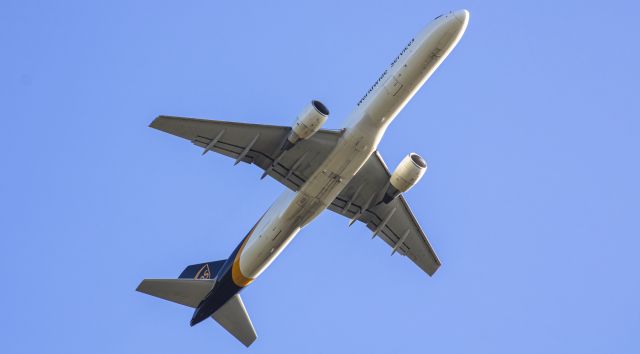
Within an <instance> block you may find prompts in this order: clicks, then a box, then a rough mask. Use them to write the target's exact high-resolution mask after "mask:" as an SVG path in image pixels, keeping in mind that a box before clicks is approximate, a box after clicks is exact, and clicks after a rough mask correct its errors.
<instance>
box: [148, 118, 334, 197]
mask: <svg viewBox="0 0 640 354" xmlns="http://www.w3.org/2000/svg"><path fill="white" fill-rule="evenodd" d="M149 126H150V127H151V128H155V129H158V130H161V131H163V132H166V133H169V134H173V135H176V136H179V137H182V138H185V139H187V140H189V141H191V142H192V143H193V144H195V145H197V146H199V147H201V148H203V149H204V150H203V154H205V153H206V152H208V151H215V152H217V153H220V154H222V155H226V156H229V157H231V158H233V159H235V160H236V163H238V162H240V161H242V162H246V163H253V164H254V165H256V166H258V167H260V168H261V169H262V170H264V171H265V173H266V174H267V175H269V176H271V177H273V178H274V179H275V180H276V181H278V182H280V183H282V184H284V185H285V186H287V187H288V188H289V189H291V190H294V191H297V190H298V189H300V187H301V186H302V185H303V184H304V183H305V182H306V181H307V179H309V177H311V175H312V174H313V172H315V170H316V169H317V168H318V166H320V164H322V162H323V161H324V160H325V159H326V158H327V157H328V156H329V153H331V151H332V150H333V148H334V147H335V146H336V144H337V142H338V139H339V138H340V136H341V135H342V133H341V132H340V131H334V130H319V131H318V132H316V133H315V134H313V135H312V136H311V137H310V138H309V139H307V140H303V141H300V142H298V143H297V144H296V145H294V146H293V147H292V148H291V149H289V150H288V151H286V152H285V153H284V154H283V155H282V156H281V157H280V158H279V159H278V160H277V161H276V163H275V164H274V160H275V159H276V157H277V153H278V151H279V150H280V147H281V144H282V143H283V142H284V140H285V139H286V138H287V136H288V134H289V131H290V130H291V128H290V127H284V126H276V125H262V124H249V123H235V122H225V121H216V120H205V119H195V118H181V117H170V116H159V117H158V118H156V119H155V120H154V121H153V122H151V124H150V125H149Z"/></svg>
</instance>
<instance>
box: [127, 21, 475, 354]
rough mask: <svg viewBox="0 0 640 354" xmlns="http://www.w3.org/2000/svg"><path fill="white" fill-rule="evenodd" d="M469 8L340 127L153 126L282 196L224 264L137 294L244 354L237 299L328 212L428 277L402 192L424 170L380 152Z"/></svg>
mask: <svg viewBox="0 0 640 354" xmlns="http://www.w3.org/2000/svg"><path fill="white" fill-rule="evenodd" d="M468 22H469V12H468V11H467V10H458V11H452V12H449V13H447V14H443V15H440V16H438V17H436V18H435V19H434V20H433V21H431V22H430V23H429V24H428V25H427V26H426V27H425V28H424V29H423V30H422V31H421V32H420V33H419V34H418V35H417V36H416V37H414V38H412V39H411V40H410V41H409V42H408V44H407V45H406V46H405V47H404V49H403V50H402V51H401V52H400V54H399V55H398V56H397V57H396V58H395V59H394V60H393V61H392V62H391V65H390V66H389V67H388V68H387V69H386V70H385V71H384V72H383V73H382V75H380V77H379V78H378V79H377V80H376V81H375V83H374V84H373V86H371V88H370V89H369V90H368V91H367V92H366V94H365V95H364V97H362V99H361V100H360V101H359V102H358V103H357V105H356V107H355V109H354V110H353V111H352V113H351V114H350V115H349V116H348V117H347V119H346V122H345V124H344V125H343V128H342V129H339V130H326V129H321V127H322V125H323V124H324V123H325V121H326V120H327V118H328V117H329V109H328V108H327V107H326V106H325V105H324V104H323V103H321V102H320V101H318V100H312V101H311V102H310V103H308V104H307V105H306V106H305V107H304V109H303V110H302V111H301V113H300V114H299V115H298V117H297V118H296V120H295V122H294V123H293V124H292V126H276V125H260V124H249V123H236V122H227V121H215V120H204V119H194V118H181V117H173V116H159V117H157V118H156V119H155V120H154V121H153V122H152V123H151V124H150V127H151V128H155V129H158V130H161V131H163V132H166V133H169V134H172V135H176V136H178V137H181V138H184V139H187V140H189V141H191V142H192V143H193V144H195V145H197V146H199V147H200V148H202V149H203V150H202V154H203V155H205V154H207V153H208V152H210V151H213V152H217V153H219V154H222V155H226V156H228V157H230V158H232V159H234V160H235V164H236V165H237V164H238V163H240V162H245V163H249V164H254V165H256V166H258V167H259V168H261V169H262V170H264V173H263V174H262V178H264V177H266V176H270V177H272V178H274V179H275V180H276V181H278V182H280V183H282V184H283V185H284V186H286V187H287V188H286V189H285V191H284V192H283V193H282V194H281V195H280V197H278V199H277V200H276V201H275V202H274V203H273V204H272V205H271V206H270V207H269V209H268V210H267V211H266V212H265V213H264V215H263V216H262V217H261V218H260V219H259V220H258V222H257V223H256V224H255V225H254V226H253V228H252V229H251V230H250V231H249V233H248V234H247V235H246V236H245V237H244V238H243V239H242V241H241V242H240V243H239V245H238V246H237V247H236V248H235V249H234V250H233V252H232V253H231V255H230V256H229V258H227V259H224V260H219V261H213V262H206V263H200V264H194V265H190V266H188V267H186V268H185V269H184V271H183V272H182V273H181V274H180V275H179V276H178V278H177V279H145V280H143V281H142V282H141V283H140V285H139V286H138V287H137V289H136V290H137V291H139V292H142V293H146V294H149V295H152V296H155V297H159V298H162V299H165V300H169V301H173V302H176V303H178V304H182V305H185V306H188V307H191V308H194V309H195V310H194V312H193V316H192V318H191V322H190V324H191V326H194V325H196V324H198V323H200V322H202V321H204V320H205V319H207V318H209V317H211V318H213V319H214V320H215V321H217V322H218V323H219V324H220V325H221V326H222V327H223V328H225V329H226V330H227V331H228V332H229V333H230V334H232V335H233V336H234V337H236V339H238V340H239V341H240V342H241V343H242V344H244V345H245V346H247V347H248V346H250V345H251V344H252V343H253V342H254V341H255V340H256V338H257V335H256V331H255V329H254V327H253V324H252V323H251V319H250V318H249V315H248V313H247V310H246V308H245V306H244V303H243V301H242V299H241V298H240V292H241V291H242V290H243V289H244V288H245V287H247V286H248V285H249V284H251V282H253V281H254V280H255V279H256V278H257V277H258V276H259V275H260V274H261V273H262V272H264V270H265V269H266V268H267V267H268V266H269V265H270V264H271V262H273V261H274V259H275V258H276V257H277V256H278V255H279V254H280V252H282V250H284V248H285V247H286V246H287V245H288V244H289V242H291V240H292V239H293V238H294V237H295V236H296V235H297V234H298V232H300V230H301V229H302V228H303V227H304V226H306V225H307V224H309V223H310V222H311V221H312V220H314V219H315V218H316V217H317V216H318V215H319V214H320V213H321V212H322V211H324V210H325V209H329V210H331V211H333V212H335V213H338V214H340V215H343V216H345V217H347V218H349V219H350V222H349V225H351V224H353V223H354V222H355V221H361V222H363V223H364V224H366V226H367V228H369V229H370V230H371V231H372V232H373V233H372V238H375V237H376V236H378V237H379V238H380V239H382V240H383V241H384V242H386V243H387V244H388V245H389V246H390V247H391V248H392V252H391V254H392V255H393V254H395V253H398V254H400V255H403V256H407V257H408V258H409V259H410V260H411V261H412V262H413V263H415V264H416V265H417V266H418V267H419V268H420V269H422V270H423V271H424V272H426V273H427V274H428V275H429V276H431V275H433V274H434V273H435V272H436V270H437V269H438V267H440V264H441V263H440V260H439V259H438V256H437V255H436V253H435V251H434V250H433V248H432V247H431V244H430V243H429V240H428V239H427V237H426V235H425V233H424V232H423V230H422V228H421V227H420V225H419V224H418V221H417V220H416V217H415V216H414V214H413V213H412V212H411V209H410V208H409V205H408V204H407V201H406V199H405V198H404V196H403V193H405V192H407V191H408V190H409V189H410V188H411V187H413V186H414V185H415V184H416V183H417V182H418V181H419V180H420V179H421V178H422V176H423V175H424V173H425V171H426V169H427V164H426V162H425V160H424V159H423V158H422V157H421V156H420V155H418V154H416V153H410V154H408V155H406V157H405V158H404V159H403V160H402V161H401V162H400V164H399V165H398V166H397V168H396V169H395V170H394V171H393V172H390V170H389V168H388V167H387V165H386V164H385V162H384V160H383V159H382V156H381V155H380V153H379V152H378V151H377V147H378V144H379V142H380V140H381V139H382V136H383V135H384V133H385V131H386V129H387V127H388V126H389V124H390V123H391V122H392V121H393V119H394V118H395V117H396V116H397V115H398V113H399V112H400V111H401V110H402V108H404V106H405V105H406V104H407V103H408V102H409V100H410V99H411V98H412V97H413V96H414V95H415V94H416V92H417V91H418V90H419V89H420V88H421V87H422V85H423V84H424V83H425V81H426V80H427V79H428V78H429V77H430V76H431V75H432V74H433V72H434V71H435V70H436V69H437V68H438V66H439V65H440V64H441V63H442V61H443V60H444V59H445V58H446V57H447V56H448V55H449V53H450V52H451V50H452V49H453V48H454V47H455V46H456V45H457V44H458V42H459V41H460V38H461V37H462V35H463V34H464V32H465V30H466V28H467V24H468Z"/></svg>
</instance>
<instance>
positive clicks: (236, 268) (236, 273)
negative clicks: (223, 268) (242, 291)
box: [231, 218, 262, 288]
mask: <svg viewBox="0 0 640 354" xmlns="http://www.w3.org/2000/svg"><path fill="white" fill-rule="evenodd" d="M260 220H262V218H260ZM260 220H258V222H257V223H256V224H255V225H254V226H253V228H252V229H251V231H249V234H248V235H247V237H245V238H244V241H242V245H241V246H240V249H239V250H238V253H236V257H235V258H234V259H233V266H232V267H231V279H232V280H233V282H234V283H235V284H236V285H237V286H239V287H241V288H244V287H245V286H247V285H249V284H250V283H251V282H252V281H253V278H249V277H247V276H245V275H244V274H242V271H241V270H240V255H241V254H242V251H243V250H244V246H245V245H246V244H247V241H249V239H250V238H251V235H253V231H254V230H255V229H256V227H257V226H258V224H259V223H260Z"/></svg>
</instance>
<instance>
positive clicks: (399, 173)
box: [382, 153, 427, 203]
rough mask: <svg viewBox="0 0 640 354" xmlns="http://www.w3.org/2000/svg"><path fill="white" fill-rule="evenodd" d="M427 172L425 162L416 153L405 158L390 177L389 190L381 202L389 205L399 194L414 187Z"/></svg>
mask: <svg viewBox="0 0 640 354" xmlns="http://www.w3.org/2000/svg"><path fill="white" fill-rule="evenodd" d="M426 171H427V162H426V161H425V160H424V159H423V158H422V157H420V155H418V154H416V153H410V154H409V155H407V156H405V158H404V159H402V161H400V164H399V165H398V167H396V169H395V170H394V171H393V174H392V175H391V180H390V182H391V183H390V185H389V188H388V189H387V190H386V192H385V194H384V198H383V199H382V201H383V202H384V203H389V202H390V201H392V200H394V199H395V198H396V197H397V196H398V195H400V193H404V192H406V191H408V190H409V189H411V187H413V186H415V185H416V183H418V181H420V179H421V178H422V176H423V175H424V173H425V172H426Z"/></svg>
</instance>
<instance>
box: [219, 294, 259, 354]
mask: <svg viewBox="0 0 640 354" xmlns="http://www.w3.org/2000/svg"><path fill="white" fill-rule="evenodd" d="M211 317H212V318H213V319H214V320H216V322H218V323H219V324H220V325H221V326H222V327H223V328H224V329H226V330H227V332H229V333H231V335H233V336H234V337H236V339H238V340H239V341H240V342H242V344H244V345H245V346H247V347H248V346H250V345H251V343H253V341H255V340H256V338H258V336H257V335H256V330H255V329H254V328H253V323H251V319H250V318H249V314H248V313H247V309H246V308H245V307H244V303H243V302H242V298H241V297H240V294H236V295H234V296H233V297H232V298H231V299H229V301H227V302H226V303H225V304H224V305H222V307H221V308H220V309H219V310H218V311H216V312H214V314H213V315H211Z"/></svg>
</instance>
